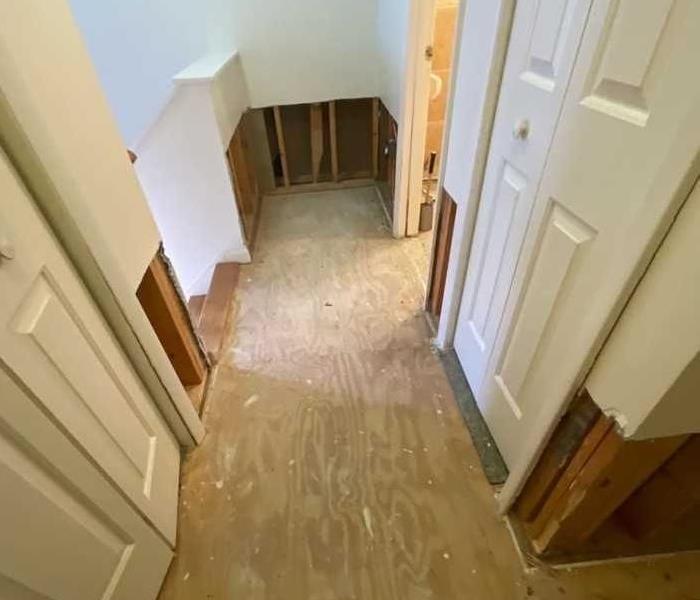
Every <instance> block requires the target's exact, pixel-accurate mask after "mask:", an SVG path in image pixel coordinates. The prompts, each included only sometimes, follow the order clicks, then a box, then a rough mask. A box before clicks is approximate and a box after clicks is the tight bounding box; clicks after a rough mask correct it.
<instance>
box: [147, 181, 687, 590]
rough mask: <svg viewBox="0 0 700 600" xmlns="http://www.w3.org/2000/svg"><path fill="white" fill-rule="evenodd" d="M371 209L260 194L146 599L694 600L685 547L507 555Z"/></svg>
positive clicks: (342, 194)
mask: <svg viewBox="0 0 700 600" xmlns="http://www.w3.org/2000/svg"><path fill="white" fill-rule="evenodd" d="M381 210H382V209H381V208H380V206H379V204H378V200H377V196H376V193H375V191H374V190H373V189H371V188H367V189H353V190H342V191H337V192H329V193H317V194H305V195H290V196H277V197H275V198H274V199H266V200H265V202H264V204H263V210H262V215H261V222H260V230H259V233H258V235H259V237H258V241H257V253H256V258H255V261H254V262H253V264H251V265H244V266H242V267H241V272H240V281H239V287H238V289H237V294H236V304H237V306H236V308H235V311H236V312H235V315H234V318H233V319H232V321H233V326H232V331H231V333H230V337H229V339H228V340H227V341H226V342H225V343H224V345H223V347H222V359H221V363H220V365H219V367H218V370H217V372H216V375H215V380H214V381H213V383H212V388H211V392H210V394H211V395H210V398H209V401H208V403H207V407H206V409H205V414H204V419H205V426H206V428H207V431H208V435H207V437H206V438H205V440H204V443H203V444H202V445H201V446H200V447H199V448H198V449H196V450H195V451H194V452H192V453H191V455H190V456H189V457H188V459H187V461H186V463H185V466H184V470H183V477H182V492H181V507H180V523H179V538H178V548H177V555H176V558H175V560H174V563H173V565H172V567H171V569H170V572H169V575H168V578H167V580H166V583H165V585H164V587H163V590H162V592H161V596H160V598H161V600H193V599H217V600H224V599H226V600H229V599H230V600H238V599H243V598H245V599H246V600H263V599H270V600H273V599H274V600H277V599H280V600H350V599H357V600H373V599H377V600H383V599H387V600H427V599H435V600H438V599H440V600H461V599H464V600H514V599H516V600H517V599H527V598H536V599H546V600H551V599H554V598H557V599H562V598H563V599H571V600H584V599H585V600H590V599H598V600H627V599H629V600H632V599H634V600H639V599H640V598H649V599H654V600H656V599H664V600H665V599H675V598H677V599H679V600H681V599H682V600H690V599H696V598H700V569H698V559H697V557H690V556H684V557H674V558H665V559H657V560H653V561H651V560H645V561H643V562H633V563H627V564H609V565H604V566H595V567H590V568H584V569H573V570H558V571H552V570H548V569H544V568H543V569H537V570H534V571H528V572H525V571H524V570H523V566H522V563H521V561H520V558H519V556H518V554H517V552H516V549H515V547H514V545H513V542H512V540H511V537H510V534H509V532H508V529H507V527H506V525H505V523H504V522H503V520H502V519H501V518H500V517H499V516H498V514H497V511H496V502H495V500H494V490H493V488H492V487H491V486H490V485H489V484H488V482H487V481H486V478H485V477H484V475H483V473H482V471H481V469H480V466H479V458H478V456H477V453H476V451H475V449H474V446H473V445H472V442H471V439H470V437H469V433H468V431H467V429H466V427H465V425H464V423H463V421H462V417H461V416H460V413H459V410H458V407H457V405H456V403H455V400H454V398H453V396H452V391H451V388H450V385H449V382H448V380H447V377H446V375H445V373H444V372H443V369H442V366H441V364H440V360H439V357H438V356H436V354H435V353H434V352H432V351H431V347H430V344H429V330H428V327H427V324H426V321H425V318H424V316H423V314H422V302H423V296H424V293H425V288H424V280H425V277H426V275H427V251H426V247H427V245H426V244H425V241H424V240H422V239H408V240H394V239H392V238H391V235H390V232H389V231H388V230H387V229H386V227H385V226H383V225H382V213H381Z"/></svg>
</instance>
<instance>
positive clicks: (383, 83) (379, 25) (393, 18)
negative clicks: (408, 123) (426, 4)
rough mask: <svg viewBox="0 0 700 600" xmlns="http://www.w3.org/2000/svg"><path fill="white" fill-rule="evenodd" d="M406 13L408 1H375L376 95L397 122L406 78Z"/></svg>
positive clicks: (407, 22) (407, 14)
mask: <svg viewBox="0 0 700 600" xmlns="http://www.w3.org/2000/svg"><path fill="white" fill-rule="evenodd" d="M410 12H411V0H377V17H376V21H375V28H376V37H377V51H378V58H379V61H378V68H379V88H378V89H379V91H378V94H377V95H378V96H379V97H380V98H381V100H382V102H383V103H384V106H386V108H387V110H388V111H389V112H390V113H391V115H392V116H393V117H394V119H395V120H396V121H397V122H401V121H400V114H401V98H402V96H403V87H404V79H405V76H406V63H407V56H406V51H407V41H408V28H409V18H410Z"/></svg>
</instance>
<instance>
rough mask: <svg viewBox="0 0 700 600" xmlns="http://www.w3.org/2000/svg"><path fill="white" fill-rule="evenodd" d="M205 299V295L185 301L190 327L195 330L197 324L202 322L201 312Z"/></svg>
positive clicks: (191, 297) (197, 326)
mask: <svg viewBox="0 0 700 600" xmlns="http://www.w3.org/2000/svg"><path fill="white" fill-rule="evenodd" d="M206 299H207V297H206V295H205V294H202V295H201V296H190V299H189V300H188V301H187V310H188V311H189V313H190V317H191V318H192V325H193V326H194V328H195V329H198V328H199V322H200V321H201V320H202V310H203V309H204V302H205V300H206Z"/></svg>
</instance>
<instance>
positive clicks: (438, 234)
mask: <svg viewBox="0 0 700 600" xmlns="http://www.w3.org/2000/svg"><path fill="white" fill-rule="evenodd" d="M439 206H440V208H439V210H440V214H439V215H438V218H437V227H436V229H435V238H436V240H435V243H434V244H433V252H434V262H433V269H432V272H431V277H430V287H429V290H428V310H429V311H430V313H431V314H432V315H433V316H435V317H439V316H440V311H441V310H442V298H443V294H444V292H445V279H446V278H447V266H448V264H449V260H450V247H451V245H452V232H453V230H454V224H455V215H456V214H457V203H456V202H455V201H454V200H453V199H452V197H451V196H450V195H449V194H448V193H447V192H446V191H445V190H444V189H442V190H440V204H439Z"/></svg>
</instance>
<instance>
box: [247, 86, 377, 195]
mask: <svg viewBox="0 0 700 600" xmlns="http://www.w3.org/2000/svg"><path fill="white" fill-rule="evenodd" d="M261 112H262V113H263V115H264V119H263V120H264V122H265V127H266V129H267V135H266V136H258V137H259V138H260V137H266V138H267V146H268V148H267V150H268V152H267V155H268V156H269V157H270V158H269V160H270V161H271V163H272V164H271V165H270V166H269V168H268V169H267V170H268V171H270V172H272V173H274V176H273V178H276V179H277V186H278V187H279V188H280V189H281V191H282V192H286V193H289V192H290V191H295V192H296V191H307V190H309V189H311V188H309V187H308V186H312V185H322V186H323V189H332V186H331V187H330V188H329V184H332V183H337V184H341V183H343V182H345V181H351V180H352V181H365V180H375V179H376V178H377V176H378V174H379V170H380V169H379V162H380V158H379V99H378V98H351V99H339V100H331V101H329V102H313V103H309V104H291V105H284V106H274V107H268V108H264V109H261ZM263 143H264V141H263ZM302 186H303V187H302ZM266 191H269V190H266Z"/></svg>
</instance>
